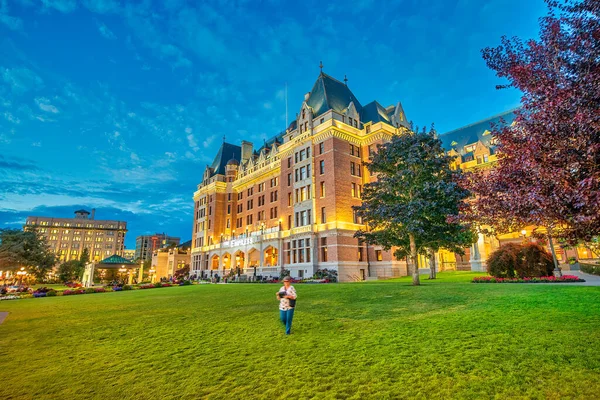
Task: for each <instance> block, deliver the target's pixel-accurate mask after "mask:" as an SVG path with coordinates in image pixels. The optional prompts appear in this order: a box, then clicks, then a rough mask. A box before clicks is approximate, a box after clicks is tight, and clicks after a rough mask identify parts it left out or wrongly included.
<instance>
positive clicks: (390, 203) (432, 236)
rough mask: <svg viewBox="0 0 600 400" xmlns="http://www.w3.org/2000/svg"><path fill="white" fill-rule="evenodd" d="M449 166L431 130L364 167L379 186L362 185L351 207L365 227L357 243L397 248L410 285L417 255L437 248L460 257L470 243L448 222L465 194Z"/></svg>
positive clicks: (396, 141) (395, 143)
mask: <svg viewBox="0 0 600 400" xmlns="http://www.w3.org/2000/svg"><path fill="white" fill-rule="evenodd" d="M450 161H451V157H450V156H448V155H446V154H445V152H444V150H443V149H442V143H441V141H440V140H439V139H437V138H436V136H435V132H434V131H433V130H432V131H431V132H429V133H427V132H425V131H423V132H422V133H413V132H407V133H404V134H401V135H398V136H394V137H393V138H392V140H391V141H390V142H387V143H385V144H383V145H381V146H378V150H377V153H376V154H374V155H373V159H372V160H371V162H368V163H366V165H367V168H368V169H369V171H370V172H371V173H372V174H374V175H375V176H376V177H377V181H375V182H372V183H368V184H366V185H365V187H364V190H363V204H362V205H361V206H358V207H354V208H355V210H356V212H357V214H358V215H359V216H361V217H362V219H363V222H364V223H365V224H366V225H367V226H368V227H369V229H368V230H360V231H358V232H357V233H356V234H355V237H358V238H360V239H361V240H364V241H365V242H367V243H370V244H378V245H381V246H382V247H383V248H384V249H386V250H389V249H391V248H392V247H395V248H396V249H395V252H394V256H395V257H396V258H397V259H402V258H404V257H407V256H409V258H410V260H411V263H410V273H411V275H412V278H413V285H419V284H420V280H419V270H418V264H417V263H418V254H419V253H420V254H427V253H431V251H435V250H438V249H439V248H441V247H444V248H448V249H451V250H453V251H456V252H459V253H462V249H463V247H465V246H468V245H470V244H471V243H473V242H474V235H473V233H472V232H471V230H470V229H469V228H468V227H467V226H465V225H463V224H461V223H458V222H456V221H452V220H451V219H452V218H453V217H455V216H456V215H458V210H459V204H460V203H461V201H462V200H463V199H464V198H466V197H467V196H468V192H467V191H466V190H465V189H462V188H460V187H459V186H458V185H457V183H456V180H457V177H458V176H459V175H460V172H459V171H453V170H451V169H450ZM434 277H435V274H434Z"/></svg>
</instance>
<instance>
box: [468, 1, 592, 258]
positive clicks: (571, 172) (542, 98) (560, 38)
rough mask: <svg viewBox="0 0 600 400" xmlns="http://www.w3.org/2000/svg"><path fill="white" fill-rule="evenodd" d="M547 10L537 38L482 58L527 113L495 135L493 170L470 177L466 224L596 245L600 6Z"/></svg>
mask: <svg viewBox="0 0 600 400" xmlns="http://www.w3.org/2000/svg"><path fill="white" fill-rule="evenodd" d="M547 3H548V7H549V12H548V15H547V16H545V17H544V18H541V19H540V35H539V39H537V40H528V41H526V42H525V41H523V40H521V39H519V38H507V37H503V38H502V41H501V45H500V46H497V47H488V48H486V49H484V50H482V52H483V58H484V59H485V61H486V62H487V65H488V66H489V67H490V68H491V69H493V70H494V71H496V74H497V75H498V76H499V77H501V78H506V79H507V80H508V84H506V85H500V86H498V88H505V87H514V88H516V89H518V90H520V91H521V92H522V93H523V95H522V99H521V104H522V105H521V108H520V109H519V110H517V111H516V112H515V113H516V119H515V125H514V126H497V127H495V128H494V129H493V132H492V134H493V135H495V136H496V138H497V139H498V148H497V154H498V162H497V165H496V167H495V168H493V169H492V170H490V171H488V172H475V173H472V174H468V175H467V179H466V180H465V184H464V187H465V188H467V189H469V190H471V191H472V192H473V193H474V195H475V197H474V198H473V199H471V201H470V203H469V204H468V207H466V209H465V211H466V214H465V215H466V218H467V220H470V221H478V222H479V223H481V224H486V225H489V226H491V227H493V228H495V230H496V231H497V232H499V233H505V232H510V231H516V230H519V229H521V228H522V227H523V226H524V225H530V224H531V225H537V226H541V227H544V228H546V229H547V232H548V238H549V240H550V241H551V240H552V236H554V237H558V238H561V239H562V240H566V241H568V242H570V243H575V242H577V241H589V240H590V239H591V238H592V237H593V236H596V235H598V234H600V46H599V45H598V43H600V18H599V16H600V2H598V1H597V0H585V1H566V2H562V3H561V4H559V3H558V2H557V1H550V0H547ZM551 248H552V245H551ZM552 250H553V248H552Z"/></svg>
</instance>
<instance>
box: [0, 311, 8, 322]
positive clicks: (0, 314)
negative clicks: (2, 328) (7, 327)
mask: <svg viewBox="0 0 600 400" xmlns="http://www.w3.org/2000/svg"><path fill="white" fill-rule="evenodd" d="M6 317H8V313H7V312H0V325H1V324H2V323H3V322H4V319H6Z"/></svg>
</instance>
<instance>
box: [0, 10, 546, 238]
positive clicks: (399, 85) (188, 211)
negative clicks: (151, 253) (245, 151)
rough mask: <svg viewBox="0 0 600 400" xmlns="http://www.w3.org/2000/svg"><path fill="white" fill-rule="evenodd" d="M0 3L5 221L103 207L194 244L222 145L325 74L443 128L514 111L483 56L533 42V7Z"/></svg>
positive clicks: (515, 97)
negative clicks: (198, 197)
mask: <svg viewBox="0 0 600 400" xmlns="http://www.w3.org/2000/svg"><path fill="white" fill-rule="evenodd" d="M197 3H198V2H185V1H183V0H168V1H161V2H157V1H155V2H153V1H150V0H142V1H139V2H135V3H129V2H128V3H124V2H120V1H117V0H84V1H75V0H42V1H36V0H14V1H11V0H0V185H1V187H2V189H1V190H0V227H2V228H5V227H20V226H22V224H23V223H24V222H25V219H26V217H27V216H29V215H40V216H54V217H69V216H72V215H73V212H74V211H75V210H77V209H80V208H85V209H87V210H91V209H92V208H96V218H97V219H113V220H124V221H127V222H128V229H129V232H128V234H127V238H126V246H127V248H129V249H131V248H134V247H135V237H136V236H139V235H142V234H152V233H156V232H165V233H167V234H169V235H172V236H179V237H181V239H182V241H186V240H189V239H190V237H191V234H192V214H193V202H192V194H193V192H194V191H195V190H196V185H197V184H198V183H199V182H200V179H201V176H202V172H203V171H204V168H205V166H206V165H207V164H209V163H210V162H211V161H212V159H213V157H214V155H215V154H216V152H217V150H218V147H219V145H220V144H221V142H222V140H223V136H225V137H226V139H227V141H228V142H230V143H235V144H239V142H240V141H241V140H242V139H245V140H251V141H253V142H255V144H256V145H258V146H259V145H261V144H262V142H263V139H267V138H270V137H272V136H274V135H275V134H277V133H278V132H281V131H282V130H283V129H284V128H285V120H286V115H285V96H284V93H285V86H286V83H287V87H288V99H289V100H288V106H289V112H288V118H289V120H290V121H291V120H292V119H293V118H294V117H295V115H296V113H297V111H298V110H299V109H300V105H301V103H302V100H303V96H304V93H306V92H308V91H310V89H311V87H312V85H313V83H314V81H315V80H316V78H317V75H318V73H319V62H320V61H322V62H323V65H324V69H323V71H324V72H326V73H327V74H329V75H331V76H333V77H335V78H337V79H339V80H342V79H344V76H347V77H348V86H349V87H350V89H351V90H352V91H353V93H354V94H355V95H356V96H357V98H358V99H359V101H360V102H361V103H363V104H366V103H368V102H371V101H372V100H377V101H379V102H380V103H381V104H382V105H384V106H387V105H390V104H396V103H397V102H398V101H400V102H402V105H403V107H404V110H405V112H406V115H407V117H408V119H409V120H412V121H414V122H415V124H417V125H421V126H422V125H427V126H429V125H430V124H431V123H435V125H436V128H437V130H438V131H439V132H447V131H450V130H453V129H456V128H459V127H461V126H464V125H467V124H470V123H473V122H476V121H479V120H481V119H484V118H487V117H489V116H492V115H495V114H498V113H501V112H503V111H506V110H509V109H512V108H514V107H516V106H517V105H518V104H519V98H520V95H519V93H518V92H516V91H515V90H502V91H498V90H496V89H495V86H496V85H497V84H501V83H503V81H502V80H500V79H499V78H497V77H495V75H494V73H493V72H492V71H490V70H489V69H488V68H487V66H486V65H485V63H484V61H483V59H482V58H481V53H480V51H481V49H482V48H484V47H486V46H496V45H498V44H499V43H500V37H501V36H502V35H507V36H519V37H521V38H532V37H536V36H537V32H538V22H537V19H538V18H539V17H541V16H543V15H544V14H545V13H546V8H545V5H544V2H543V1H542V0H530V1H516V0H488V1H485V0H457V1H448V0H432V1H429V2H427V5H426V6H423V5H422V2H420V1H417V0H406V1H397V2H392V1H374V0H361V1H357V2H352V3H348V2H332V3H328V4H327V5H323V4H324V3H322V2H317V1H305V2H302V3H293V4H287V3H286V2H278V1H244V0H238V1H224V0H222V1H206V2H204V1H203V2H201V3H202V4H197Z"/></svg>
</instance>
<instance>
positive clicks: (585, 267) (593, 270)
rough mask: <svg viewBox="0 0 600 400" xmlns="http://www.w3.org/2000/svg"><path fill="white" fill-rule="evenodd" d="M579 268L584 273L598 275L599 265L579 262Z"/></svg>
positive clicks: (599, 272) (599, 271) (599, 273)
mask: <svg viewBox="0 0 600 400" xmlns="http://www.w3.org/2000/svg"><path fill="white" fill-rule="evenodd" d="M579 265H580V266H581V270H582V271H583V272H585V273H586V274H592V275H600V265H594V264H584V263H580V264H579Z"/></svg>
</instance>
